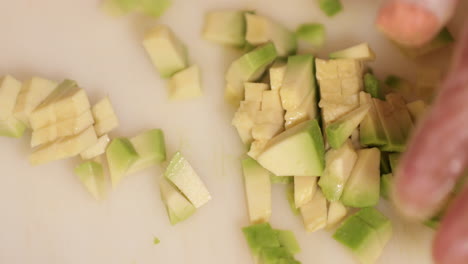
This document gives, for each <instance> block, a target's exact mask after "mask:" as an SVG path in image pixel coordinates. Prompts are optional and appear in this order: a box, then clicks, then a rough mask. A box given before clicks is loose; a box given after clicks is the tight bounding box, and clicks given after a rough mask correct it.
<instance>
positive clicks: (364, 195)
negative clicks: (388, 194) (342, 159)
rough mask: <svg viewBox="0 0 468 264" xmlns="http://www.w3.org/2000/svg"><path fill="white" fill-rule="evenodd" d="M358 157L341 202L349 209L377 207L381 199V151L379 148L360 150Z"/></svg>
mask: <svg viewBox="0 0 468 264" xmlns="http://www.w3.org/2000/svg"><path fill="white" fill-rule="evenodd" d="M357 155H358V158H357V161H356V164H354V167H353V170H352V172H351V175H350V176H349V179H348V181H347V182H346V184H345V187H344V190H343V194H342V196H341V202H342V203H343V204H344V205H346V206H349V207H358V208H362V207H368V206H375V205H377V204H378V203H379V198H380V170H379V164H380V151H379V149H377V148H370V149H360V150H358V151H357Z"/></svg>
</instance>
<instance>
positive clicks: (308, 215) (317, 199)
mask: <svg viewBox="0 0 468 264" xmlns="http://www.w3.org/2000/svg"><path fill="white" fill-rule="evenodd" d="M299 210H300V211H301V215H302V220H303V221H304V226H305V229H306V230H307V232H315V231H317V230H319V229H322V228H325V226H326V225H327V200H326V199H325V196H323V194H322V191H320V190H317V191H316V192H315V194H314V197H313V198H312V200H310V201H309V202H308V203H307V204H305V205H303V206H302V207H301V208H300V209H299Z"/></svg>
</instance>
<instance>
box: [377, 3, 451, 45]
mask: <svg viewBox="0 0 468 264" xmlns="http://www.w3.org/2000/svg"><path fill="white" fill-rule="evenodd" d="M457 3H458V0H389V1H387V2H386V3H385V4H384V5H383V6H382V8H381V9H380V11H379V13H378V16H377V27H378V28H379V29H380V30H382V31H383V32H384V33H385V34H386V35H387V36H388V37H389V38H390V39H392V40H394V41H396V42H397V43H400V44H403V45H406V46H421V45H423V44H424V43H427V42H429V41H430V40H431V39H432V38H433V37H434V36H435V35H436V34H437V33H438V32H439V31H440V30H441V29H442V27H443V26H444V25H445V24H446V23H447V21H448V20H449V19H450V18H451V17H452V15H453V13H454V11H455V7H456V4H457Z"/></svg>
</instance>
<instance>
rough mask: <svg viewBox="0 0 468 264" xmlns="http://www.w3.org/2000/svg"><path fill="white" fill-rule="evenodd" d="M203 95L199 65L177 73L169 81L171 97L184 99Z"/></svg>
mask: <svg viewBox="0 0 468 264" xmlns="http://www.w3.org/2000/svg"><path fill="white" fill-rule="evenodd" d="M201 95H202V89H201V77H200V69H199V68H198V66H197V65H193V66H190V67H189V68H187V69H184V70H181V71H179V72H177V73H175V74H174V75H173V76H172V77H171V79H170V81H169V99H175V100H184V99H192V98H196V97H199V96H201Z"/></svg>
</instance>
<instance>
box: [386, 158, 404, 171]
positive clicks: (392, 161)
mask: <svg viewBox="0 0 468 264" xmlns="http://www.w3.org/2000/svg"><path fill="white" fill-rule="evenodd" d="M400 156H401V154H400V153H390V154H388V161H389V162H390V168H391V169H392V172H396V169H397V166H398V162H399V160H400Z"/></svg>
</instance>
